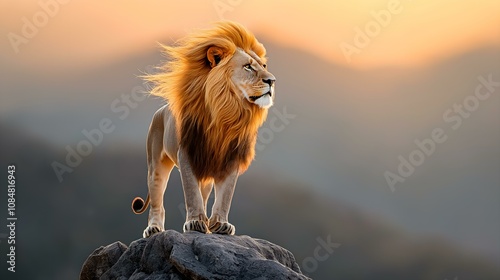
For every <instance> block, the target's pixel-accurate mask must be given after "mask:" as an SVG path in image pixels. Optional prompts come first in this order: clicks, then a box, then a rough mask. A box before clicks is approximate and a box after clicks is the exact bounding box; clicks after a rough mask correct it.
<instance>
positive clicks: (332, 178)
mask: <svg viewBox="0 0 500 280" xmlns="http://www.w3.org/2000/svg"><path fill="white" fill-rule="evenodd" d="M266 46H267V48H268V56H269V58H270V61H269V68H270V70H271V71H272V72H273V73H274V74H275V76H276V77H277V97H276V105H275V107H274V109H275V110H277V111H278V112H281V113H276V111H271V113H270V115H269V119H268V120H271V119H272V118H278V119H280V114H281V115H282V114H283V112H284V111H286V112H288V113H289V114H292V115H294V117H293V118H289V119H287V121H288V122H287V121H282V122H283V129H282V130H281V129H280V131H272V130H270V126H269V122H268V123H267V124H266V125H265V126H264V129H267V134H263V135H261V138H260V140H259V145H260V146H259V147H261V148H260V149H258V151H257V157H256V160H255V162H254V163H253V165H252V167H251V169H250V170H249V171H248V172H247V173H246V174H245V175H243V176H242V177H241V180H240V183H239V185H238V188H237V191H236V198H235V202H234V204H233V209H232V212H231V213H232V214H231V219H233V220H234V223H235V224H236V226H237V230H238V233H239V234H248V235H251V236H254V237H260V238H264V239H268V240H270V241H272V242H275V243H277V244H280V245H282V246H284V247H285V248H288V249H290V250H291V251H292V252H293V253H294V254H295V255H296V256H297V259H298V261H299V264H301V265H302V260H304V259H305V258H307V257H310V256H311V255H312V254H313V251H314V249H315V247H316V246H317V245H318V243H317V240H316V239H317V238H326V237H327V236H329V235H330V236H331V238H332V240H333V241H334V242H337V243H339V244H341V245H340V247H339V248H338V249H337V250H336V251H335V252H334V253H333V254H332V255H331V256H330V257H329V258H328V259H327V260H326V261H324V262H318V269H317V270H316V271H313V272H311V273H309V275H311V276H313V277H314V278H318V279H329V278H328V276H331V278H338V279H401V278H405V279H407V278H409V279H445V278H448V279H454V277H459V279H495V278H497V277H498V275H500V272H499V271H498V269H497V268H494V267H493V265H494V264H496V266H497V267H498V264H499V263H500V237H499V236H500V219H499V214H500V188H499V187H500V177H499V174H500V172H499V171H500V146H499V143H500V127H499V125H498V124H499V120H500V106H498V105H499V103H500V99H499V97H498V93H499V92H500V89H497V91H496V92H494V94H492V96H491V97H490V98H489V99H487V100H485V101H482V102H481V103H479V105H478V108H477V110H475V111H474V112H471V114H470V117H468V118H464V119H463V123H462V125H461V127H460V128H459V129H457V130H453V129H451V128H450V124H449V123H447V122H445V121H444V120H443V113H444V112H446V111H447V110H448V109H450V108H453V105H454V104H455V103H457V104H460V103H463V101H464V99H465V98H466V97H467V96H470V95H472V94H473V93H474V90H475V88H476V86H477V85H478V83H479V82H478V79H477V77H478V76H483V77H487V76H488V75H490V74H491V75H492V76H493V80H495V81H500V69H499V67H498V65H499V63H498V62H500V60H499V50H498V49H496V48H486V49H482V50H477V51H475V52H470V53H467V54H463V55H462V56H459V57H453V58H449V59H448V60H445V61H441V62H440V63H437V64H435V65H429V66H428V67H422V68H420V69H413V70H407V69H376V70H366V71H360V70H354V69H349V68H345V67H341V66H338V65H334V64H331V63H328V62H325V61H323V60H321V59H319V58H316V57H314V56H312V55H310V54H307V53H304V52H302V51H300V50H294V49H287V48H284V47H282V46H279V45H274V44H272V43H270V42H268V43H267V44H266ZM161 60H163V58H162V57H161V56H160V55H159V52H158V51H157V50H154V51H152V52H151V53H145V54H141V55H138V56H137V57H133V58H130V59H127V60H124V61H117V62H116V63H114V64H112V65H102V66H101V67H99V68H97V69H94V70H92V71H88V72H80V73H74V72H69V73H68V74H66V75H50V74H47V75H45V76H43V77H40V76H37V75H35V74H33V73H29V72H23V69H16V67H15V66H12V65H5V64H2V65H1V66H0V68H2V72H3V73H6V74H5V75H4V76H3V77H2V78H1V79H2V80H1V81H2V86H3V88H2V100H1V104H0V109H1V112H0V125H1V126H0V127H1V131H2V134H1V142H0V143H1V144H2V145H1V155H2V156H1V161H2V166H5V164H7V162H15V163H17V164H18V165H19V166H20V168H19V173H18V175H19V177H20V178H21V181H19V185H20V190H19V197H20V198H19V200H20V201H21V202H23V203H24V205H23V204H21V205H20V206H19V207H20V208H19V211H20V214H19V215H20V217H24V218H23V220H24V222H20V227H19V239H20V240H23V243H24V244H25V245H24V247H21V248H22V249H20V250H22V251H21V252H22V253H24V254H23V255H24V256H29V258H34V259H37V260H41V259H44V258H45V257H46V256H49V255H50V256H53V257H54V260H57V261H56V264H53V263H51V264H49V263H48V261H47V262H46V263H45V264H44V265H42V263H44V262H41V263H40V265H39V269H40V271H41V272H42V273H39V274H38V273H37V274H29V275H47V277H39V278H38V279H69V278H74V275H75V274H74V273H75V271H77V270H78V269H79V265H80V264H81V263H82V262H83V258H85V256H86V255H88V254H89V253H90V251H89V250H92V249H94V248H95V247H96V246H98V245H101V244H108V243H110V242H112V241H115V240H122V241H124V242H130V241H131V240H133V239H136V238H138V237H139V236H140V233H141V232H142V229H143V226H144V225H145V223H146V219H147V217H146V215H144V216H134V215H132V214H131V212H130V210H129V203H130V200H131V198H133V197H134V196H135V195H139V194H141V195H145V192H146V186H145V174H146V166H145V147H144V145H145V144H144V143H145V138H146V133H147V128H148V125H149V121H150V119H151V116H152V114H153V112H154V111H155V108H157V107H159V106H161V104H162V103H163V101H161V100H158V99H155V98H148V99H146V100H144V101H140V102H136V103H137V106H136V107H135V108H133V107H134V106H135V105H134V106H130V105H126V104H127V103H126V102H125V101H123V99H122V95H128V96H131V93H132V90H137V89H138V88H136V87H138V86H141V87H143V88H144V89H146V87H145V86H143V85H142V82H141V80H140V79H139V78H137V77H136V76H137V75H140V74H141V71H149V69H150V67H148V66H151V65H157V64H159V62H160V61H161ZM112 104H115V106H113V105H112ZM119 106H126V107H128V108H129V111H130V113H129V114H128V115H127V116H125V115H124V111H123V110H117V109H116V108H118V107H119ZM112 107H114V109H113V108H112ZM120 117H124V118H123V120H122V119H121V118H120ZM103 118H109V119H110V120H111V121H112V122H113V124H114V125H115V126H116V128H115V130H114V131H113V132H112V133H110V134H106V135H104V138H103V141H102V144H101V145H99V146H97V147H95V148H94V149H93V152H92V153H91V154H90V155H89V156H88V157H85V158H84V159H83V162H82V164H80V165H79V166H78V167H76V168H75V171H74V172H73V173H67V174H65V175H64V181H63V182H62V183H59V182H58V180H57V177H56V175H55V174H54V172H53V170H52V168H51V166H50V164H51V163H52V162H54V161H58V162H64V161H65V156H66V151H65V146H67V145H69V146H70V147H73V148H75V147H76V146H77V144H78V143H79V142H80V141H82V140H84V139H85V136H83V134H82V130H84V129H85V130H92V129H95V128H98V124H99V121H100V120H102V119H103ZM280 120H281V119H280ZM278 123H280V122H278ZM435 128H442V129H443V130H444V131H445V133H446V135H447V136H448V139H447V141H446V142H445V143H442V144H437V146H436V150H435V152H434V153H433V154H431V155H430V156H428V157H426V159H425V162H424V163H423V164H422V165H421V166H418V167H416V168H415V172H414V174H412V175H411V176H410V177H408V178H407V179H406V181H405V182H404V183H400V184H397V185H396V186H395V190H396V191H394V192H392V191H391V189H390V188H389V186H388V184H387V182H386V180H385V178H384V172H385V171H391V172H397V167H398V164H399V163H400V162H399V159H398V156H399V155H401V156H403V157H406V158H408V156H409V154H410V153H411V152H412V151H413V150H415V149H416V146H415V143H414V141H415V139H419V140H422V139H424V138H428V137H430V135H431V132H432V131H433V129H435ZM269 131H272V133H270V132H269ZM174 173H176V172H174ZM173 177H174V178H173V181H172V182H171V185H170V186H171V187H169V190H168V191H167V196H166V204H167V213H172V214H170V215H171V216H169V214H167V216H168V217H167V224H171V225H172V228H174V229H177V230H181V225H182V219H183V218H182V212H181V211H180V210H179V208H182V205H180V204H181V202H182V201H183V199H182V195H181V188H180V183H179V181H178V175H175V176H173ZM22 178H24V179H22ZM179 205H180V206H179ZM169 219H170V220H169ZM23 220H21V221H23ZM0 233H1V232H0ZM23 243H21V244H23ZM1 245H2V246H3V245H4V243H1ZM27 259H28V257H26V259H24V260H26V261H27ZM33 261H34V260H33ZM2 273H3V272H2ZM26 273H30V272H26Z"/></svg>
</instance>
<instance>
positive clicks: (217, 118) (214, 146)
mask: <svg viewBox="0 0 500 280" xmlns="http://www.w3.org/2000/svg"><path fill="white" fill-rule="evenodd" d="M163 48H164V51H165V53H166V54H167V56H168V57H170V60H169V61H168V62H167V63H166V64H165V65H164V66H163V68H162V70H163V71H162V72H161V73H159V74H154V75H150V76H147V77H146V79H147V80H149V81H152V82H154V84H155V86H154V88H153V89H152V91H151V93H152V94H154V95H158V96H162V97H164V98H166V99H167V101H168V103H169V108H170V110H171V111H172V113H173V115H174V117H175V119H176V123H177V134H178V139H179V141H180V145H181V147H183V148H184V149H186V150H187V151H188V155H189V157H190V162H191V165H193V171H194V172H195V174H196V175H197V177H198V178H200V179H201V178H208V177H223V176H224V175H225V174H227V173H228V172H229V171H230V170H231V169H234V167H235V165H236V167H237V168H239V169H240V170H241V171H244V170H246V169H247V167H248V166H249V164H250V162H251V160H252V159H253V157H254V146H255V142H256V137H257V129H258V128H259V127H260V126H261V125H262V123H263V122H264V120H265V118H266V116H267V109H268V108H269V107H270V106H272V105H273V100H274V96H275V92H274V82H275V77H274V76H273V75H272V74H271V73H270V72H269V71H268V70H267V65H266V63H267V59H266V57H265V55H266V50H265V48H264V46H263V45H262V44H261V43H259V42H258V41H257V39H256V38H255V36H254V35H253V34H252V33H250V32H249V31H248V30H247V29H245V28H244V27H243V26H241V25H240V24H237V23H234V22H229V21H224V22H220V23H218V24H217V25H216V26H215V27H214V28H213V29H208V30H202V31H199V32H197V33H193V34H191V35H188V36H187V37H185V38H184V39H181V40H180V41H178V42H177V44H176V45H175V46H163ZM202 146H203V147H202ZM208 161H209V162H208Z"/></svg>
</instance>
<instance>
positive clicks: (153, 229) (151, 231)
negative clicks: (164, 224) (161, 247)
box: [142, 226, 164, 238]
mask: <svg viewBox="0 0 500 280" xmlns="http://www.w3.org/2000/svg"><path fill="white" fill-rule="evenodd" d="M162 231H164V229H163V228H161V227H160V226H148V227H147V228H146V229H145V230H144V232H143V233H142V237H144V238H148V237H150V236H151V235H153V234H155V233H158V232H162Z"/></svg>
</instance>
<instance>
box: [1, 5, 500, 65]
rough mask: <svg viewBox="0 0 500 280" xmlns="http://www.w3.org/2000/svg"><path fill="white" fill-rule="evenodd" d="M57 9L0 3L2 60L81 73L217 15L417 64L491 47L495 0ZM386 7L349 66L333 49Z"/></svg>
mask: <svg viewBox="0 0 500 280" xmlns="http://www.w3.org/2000/svg"><path fill="white" fill-rule="evenodd" d="M61 2H63V1H62V0H61ZM64 2H67V3H65V4H59V3H58V2H56V0H40V1H2V2H1V3H0V10H2V11H3V12H2V17H0V31H1V33H2V34H3V37H2V40H1V42H0V51H1V59H2V60H3V61H4V62H7V63H9V64H12V65H15V66H16V67H19V68H20V69H29V70H33V71H41V70H43V71H48V70H51V71H55V72H58V71H61V72H64V71H66V70H67V69H71V68H83V69H85V68H88V67H92V66H95V65H98V64H100V63H109V62H112V61H114V60H118V59H123V58H124V57H126V56H128V55H133V54H134V53H140V52H145V51H148V50H154V49H155V48H157V46H156V42H157V41H161V42H163V43H167V44H169V43H172V41H173V40H174V39H176V38H178V37H179V36H182V35H183V34H185V33H186V32H189V31H190V30H193V29H196V28H204V27H209V26H210V23H211V22H214V21H218V20H220V19H222V18H224V19H229V20H235V21H238V22H241V23H243V24H244V25H246V26H247V27H248V28H250V29H251V30H252V31H253V32H254V33H256V34H258V35H260V38H261V40H265V41H273V42H276V43H278V44H280V45H285V46H290V47H293V48H299V49H303V50H306V51H308V52H311V53H314V54H315V55H317V56H319V57H322V58H324V59H326V60H329V61H332V62H334V63H338V64H344V65H348V66H350V67H357V68H373V67H385V66H403V67H407V66H419V65H425V64H428V63H430V62H432V61H434V60H439V59H444V58H446V57H450V56H453V55H457V54H460V53H463V52H466V51H468V50H473V49H475V48H479V47H482V46H500V1H498V0H474V1H471V0H465V1H457V0H442V1H437V0H413V1H411V0H401V1H396V0H350V1H264V0H216V1H213V0H210V1H182V2H181V1H165V0H156V1H97V0H92V1H77V0H73V1H71V0H65V1H64ZM40 3H51V5H52V6H50V5H49V6H50V7H51V8H50V9H52V11H54V12H53V13H52V14H53V15H49V16H48V17H47V20H46V21H45V22H43V21H44V18H43V15H41V14H40V13H42V12H43V11H44V8H43V7H42V6H43V5H42V4H40ZM54 3H57V4H56V6H54ZM391 5H392V6H393V7H397V11H398V12H397V13H391V18H390V20H389V21H388V24H386V26H381V25H380V24H377V25H378V26H379V27H380V29H379V31H377V30H375V31H374V33H375V35H373V37H369V38H370V39H369V40H370V41H369V42H368V43H367V44H366V45H365V46H362V47H361V48H359V53H355V54H353V55H352V56H351V57H350V58H351V59H350V61H348V60H347V59H346V57H345V56H344V54H343V52H342V50H341V48H340V45H341V44H342V43H343V42H344V43H347V44H351V45H355V43H354V38H355V36H356V31H355V30H356V28H360V29H361V30H364V29H365V28H366V26H367V24H370V22H372V21H374V18H373V15H372V11H375V12H379V11H380V10H386V11H390V10H389V8H388V7H389V6H391ZM26 19H27V20H28V21H30V22H31V23H33V22H34V21H35V20H38V21H39V22H38V25H39V26H36V28H37V31H36V32H35V34H34V35H30V36H32V38H26V41H25V42H24V43H21V44H18V46H16V47H13V43H12V41H13V39H12V38H14V37H13V36H15V35H19V36H23V33H22V30H23V26H24V25H25V20H26ZM40 21H41V23H40ZM372 24H373V22H372ZM12 34H15V35H12ZM16 49H17V50H18V52H17V53H16ZM58 69H59V70H58Z"/></svg>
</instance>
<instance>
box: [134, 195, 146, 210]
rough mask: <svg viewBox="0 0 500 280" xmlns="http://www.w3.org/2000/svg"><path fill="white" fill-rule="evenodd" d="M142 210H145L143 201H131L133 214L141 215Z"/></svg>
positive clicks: (139, 199)
mask: <svg viewBox="0 0 500 280" xmlns="http://www.w3.org/2000/svg"><path fill="white" fill-rule="evenodd" d="M144 208H146V207H144V199H142V198H140V197H136V198H134V200H132V211H133V212H134V213H135V214H142V213H143V212H144V210H145V209H144Z"/></svg>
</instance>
